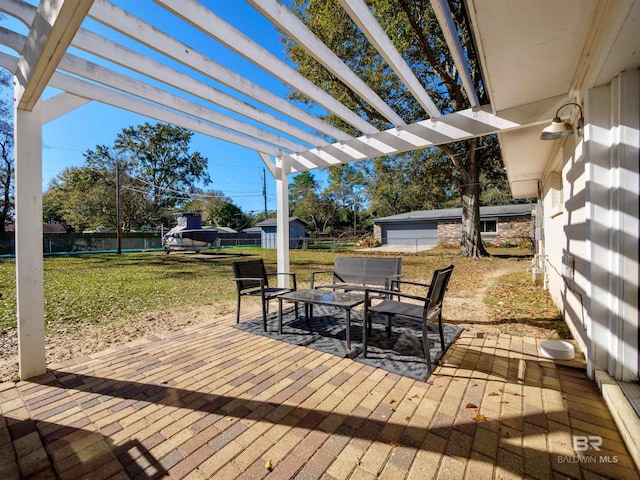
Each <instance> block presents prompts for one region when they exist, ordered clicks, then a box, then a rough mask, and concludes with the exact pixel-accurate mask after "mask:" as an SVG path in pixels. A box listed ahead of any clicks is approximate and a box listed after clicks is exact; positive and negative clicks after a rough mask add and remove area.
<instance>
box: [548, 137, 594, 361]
mask: <svg viewBox="0 0 640 480" xmlns="http://www.w3.org/2000/svg"><path fill="white" fill-rule="evenodd" d="M576 140H577V141H578V143H577V144H576ZM583 146H584V142H583V139H582V138H577V137H575V136H572V137H569V139H568V140H567V141H566V142H565V144H564V145H563V146H562V147H561V148H560V150H559V151H558V152H557V155H556V158H555V160H554V161H553V162H552V163H551V164H550V166H549V169H548V171H547V172H546V175H545V181H544V183H543V199H542V205H543V214H544V225H543V228H544V250H543V252H542V254H543V256H544V267H545V273H546V279H547V286H548V289H549V292H550V294H551V296H552V298H553V300H554V301H555V303H556V305H557V306H558V308H559V310H560V312H561V313H562V315H563V317H564V318H565V319H566V321H567V324H568V325H569V328H570V329H571V333H572V335H573V337H574V338H575V339H576V340H577V341H578V342H579V343H580V345H581V348H582V350H583V351H585V352H586V351H587V349H588V345H589V341H588V339H587V326H586V322H588V318H587V315H586V305H585V299H586V269H587V267H586V262H587V258H586V257H587V256H586V245H585V241H586V219H585V172H584V165H585V161H584V153H583V151H584V148H583ZM572 267H573V268H572Z"/></svg>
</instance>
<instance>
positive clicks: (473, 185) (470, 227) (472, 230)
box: [460, 145, 489, 258]
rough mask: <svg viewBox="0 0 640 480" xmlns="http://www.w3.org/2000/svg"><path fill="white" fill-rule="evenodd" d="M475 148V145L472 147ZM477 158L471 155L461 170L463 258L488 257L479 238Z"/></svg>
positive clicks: (478, 176) (461, 251)
mask: <svg viewBox="0 0 640 480" xmlns="http://www.w3.org/2000/svg"><path fill="white" fill-rule="evenodd" d="M474 148H475V145H474ZM478 160H479V158H478V157H477V156H475V155H471V158H470V161H469V164H468V165H467V168H466V169H464V170H462V171H461V172H460V173H461V176H462V180H463V184H462V185H461V192H462V237H461V241H460V255H462V256H463V257H470V258H480V257H488V256H489V253H488V252H487V250H486V249H485V248H484V244H483V243H482V238H481V236H480V168H479V165H478V163H479V162H478Z"/></svg>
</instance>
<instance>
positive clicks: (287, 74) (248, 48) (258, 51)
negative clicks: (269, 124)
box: [154, 0, 378, 133]
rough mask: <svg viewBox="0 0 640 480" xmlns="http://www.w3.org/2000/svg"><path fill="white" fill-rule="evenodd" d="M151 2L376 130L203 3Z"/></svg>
mask: <svg viewBox="0 0 640 480" xmlns="http://www.w3.org/2000/svg"><path fill="white" fill-rule="evenodd" d="M154 2H156V3H157V4H159V5H162V6H163V7H165V8H166V9H168V10H170V11H171V12H172V13H174V14H175V15H177V16H179V17H180V18H182V19H183V20H184V21H185V22H188V23H189V24H190V25H192V26H194V27H196V28H198V29H199V30H200V31H201V32H203V33H205V34H207V35H209V36H210V37H211V38H213V39H215V40H217V41H218V42H220V43H221V44H223V45H224V46H226V47H227V48H229V49H230V50H233V51H234V52H236V53H237V54H238V55H241V56H243V57H244V58H246V59H247V60H249V61H250V62H252V63H253V64H255V65H256V66H258V67H260V68H262V69H263V70H265V71H266V72H268V73H270V74H271V75H273V76H274V77H276V78H278V79H280V80H281V81H283V82H284V83H286V84H287V85H289V86H290V87H292V88H294V89H295V90H297V91H298V92H300V93H302V94H303V95H305V96H307V97H308V98H310V99H312V100H313V101H314V102H315V103H316V104H318V105H320V106H322V107H323V108H325V109H327V110H328V111H330V112H332V113H333V114H334V115H336V116H338V117H339V118H341V119H342V120H344V121H345V122H347V123H348V124H349V125H351V126H353V127H354V128H357V129H358V130H360V131H361V132H362V133H375V132H377V131H378V129H377V128H375V127H374V126H373V125H371V124H370V123H368V122H367V121H365V120H364V119H363V118H361V117H360V116H359V115H356V114H355V113H354V112H352V111H351V110H349V109H348V108H347V107H345V106H344V105H343V104H342V103H340V102H338V101H337V100H336V99H335V98H333V97H332V96H331V95H329V94H328V93H327V92H325V91H324V90H322V89H321V88H320V87H318V86H316V85H315V84H314V83H313V82H311V81H310V80H307V79H306V78H305V77H303V76H302V75H301V74H300V73H299V72H298V71H297V70H294V69H293V68H291V67H290V66H289V65H287V64H286V63H284V62H283V61H281V60H280V59H278V58H277V57H276V56H275V55H273V54H272V53H271V52H269V51H268V50H267V49H266V48H264V47H262V46H260V45H258V44H257V43H256V42H254V41H253V40H251V39H250V38H249V37H247V36H246V35H244V34H243V33H241V32H240V31H238V30H237V29H236V28H234V27H232V26H231V25H229V24H228V23H227V22H225V21H224V20H222V19H221V18H220V17H218V16H217V15H216V14H214V13H213V12H212V11H211V10H209V9H208V8H206V7H205V6H204V5H202V4H200V3H198V2H196V1H194V0H154Z"/></svg>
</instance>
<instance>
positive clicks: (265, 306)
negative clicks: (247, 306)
mask: <svg viewBox="0 0 640 480" xmlns="http://www.w3.org/2000/svg"><path fill="white" fill-rule="evenodd" d="M268 308H269V300H265V301H264V302H262V327H263V328H264V331H265V332H266V331H267V310H268Z"/></svg>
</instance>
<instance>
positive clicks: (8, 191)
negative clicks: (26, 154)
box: [0, 69, 14, 232]
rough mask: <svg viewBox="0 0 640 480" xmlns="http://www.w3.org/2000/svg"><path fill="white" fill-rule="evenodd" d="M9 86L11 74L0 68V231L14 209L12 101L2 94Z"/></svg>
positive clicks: (2, 230)
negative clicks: (0, 90) (1, 88)
mask: <svg viewBox="0 0 640 480" xmlns="http://www.w3.org/2000/svg"><path fill="white" fill-rule="evenodd" d="M9 86H11V76H10V75H9V73H8V72H7V71H6V70H4V69H0V87H3V92H2V95H1V96H0V155H2V158H0V202H1V203H0V232H4V231H5V226H6V224H7V223H8V222H9V221H10V220H11V218H12V216H13V209H14V191H13V187H14V185H13V174H14V156H13V152H14V148H13V101H12V99H11V97H10V96H7V95H6V94H4V87H9Z"/></svg>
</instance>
